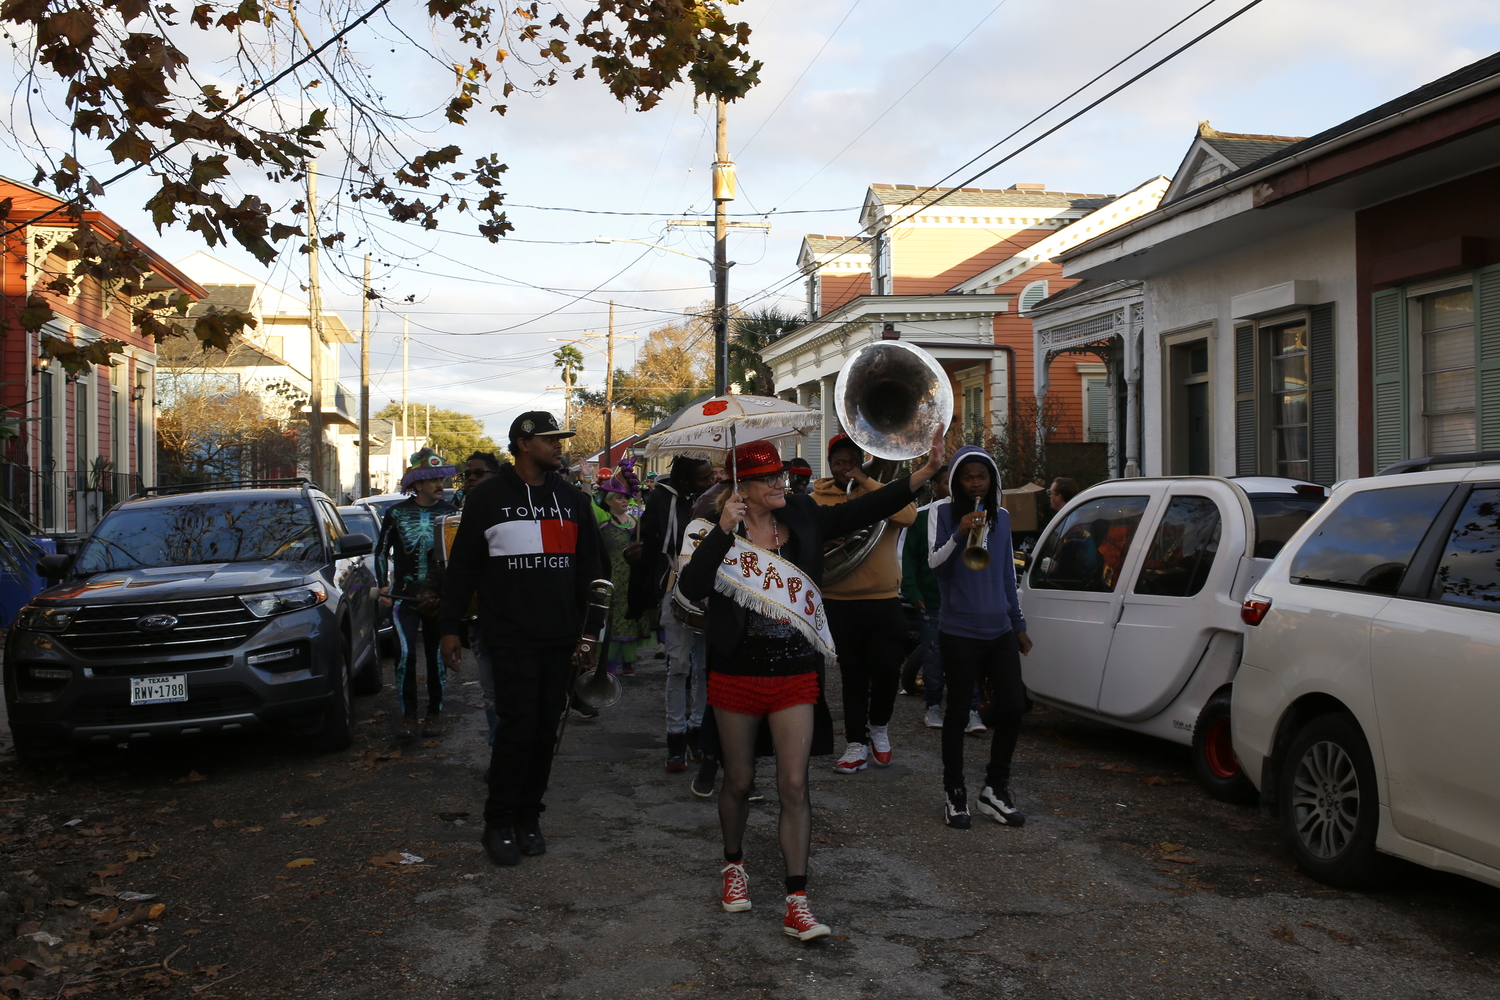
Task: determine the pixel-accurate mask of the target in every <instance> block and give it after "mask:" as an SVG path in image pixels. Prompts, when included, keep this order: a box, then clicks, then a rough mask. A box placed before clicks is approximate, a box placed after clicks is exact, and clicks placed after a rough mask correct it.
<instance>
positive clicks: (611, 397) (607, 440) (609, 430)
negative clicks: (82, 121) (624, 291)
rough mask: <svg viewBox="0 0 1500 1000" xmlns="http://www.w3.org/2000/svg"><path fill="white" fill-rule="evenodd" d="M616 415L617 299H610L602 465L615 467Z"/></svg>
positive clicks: (606, 342) (605, 353) (605, 352)
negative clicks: (612, 453) (612, 456)
mask: <svg viewBox="0 0 1500 1000" xmlns="http://www.w3.org/2000/svg"><path fill="white" fill-rule="evenodd" d="M614 417H615V300H614V299H610V300H609V335H608V337H607V339H606V340H605V341H604V461H603V462H601V463H600V464H601V465H608V466H609V467H610V468H614V460H613V459H612V458H611V456H610V451H609V449H610V445H612V444H614V438H613V437H611V436H610V435H611V434H613V433H614V426H615V424H614Z"/></svg>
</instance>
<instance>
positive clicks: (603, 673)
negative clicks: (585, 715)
mask: <svg viewBox="0 0 1500 1000" xmlns="http://www.w3.org/2000/svg"><path fill="white" fill-rule="evenodd" d="M573 694H574V696H575V697H577V698H578V700H579V701H581V702H583V703H584V704H585V705H588V706H589V707H590V708H609V707H610V706H611V705H613V704H614V703H615V702H617V701H619V700H620V678H618V677H616V676H615V675H614V674H612V673H610V672H609V671H608V670H605V669H604V667H603V666H602V665H601V666H599V667H598V668H596V669H594V670H590V671H589V672H588V673H586V674H584V675H582V676H581V677H579V678H578V680H576V681H574V682H573Z"/></svg>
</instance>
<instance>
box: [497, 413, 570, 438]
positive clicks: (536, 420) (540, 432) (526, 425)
mask: <svg viewBox="0 0 1500 1000" xmlns="http://www.w3.org/2000/svg"><path fill="white" fill-rule="evenodd" d="M573 434H574V432H573V431H565V430H563V429H562V428H561V427H559V426H557V418H556V417H554V416H553V415H552V414H550V413H548V412H547V411H546V410H528V411H527V412H525V413H523V414H521V415H520V416H519V417H517V418H516V419H515V420H513V421H511V424H510V436H511V438H512V439H515V438H523V437H554V438H570V437H572V436H573Z"/></svg>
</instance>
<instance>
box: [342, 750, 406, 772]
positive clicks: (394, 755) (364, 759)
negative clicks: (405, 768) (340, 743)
mask: <svg viewBox="0 0 1500 1000" xmlns="http://www.w3.org/2000/svg"><path fill="white" fill-rule="evenodd" d="M400 759H401V751H400V749H399V748H398V749H395V750H384V751H382V750H366V751H365V752H364V753H363V754H362V755H361V756H360V758H359V760H351V761H350V762H349V766H350V767H361V768H373V767H374V766H375V765H377V764H385V763H389V762H390V761H393V760H400Z"/></svg>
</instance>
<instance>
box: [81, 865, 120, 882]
mask: <svg viewBox="0 0 1500 1000" xmlns="http://www.w3.org/2000/svg"><path fill="white" fill-rule="evenodd" d="M124 870H125V866H124V865H123V864H116V865H105V866H103V867H102V868H98V869H96V870H94V871H92V872H90V873H89V874H91V875H98V876H99V881H101V882H103V881H104V880H105V879H107V878H112V877H113V876H115V875H118V874H120V873H121V872H123V871H124Z"/></svg>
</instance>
